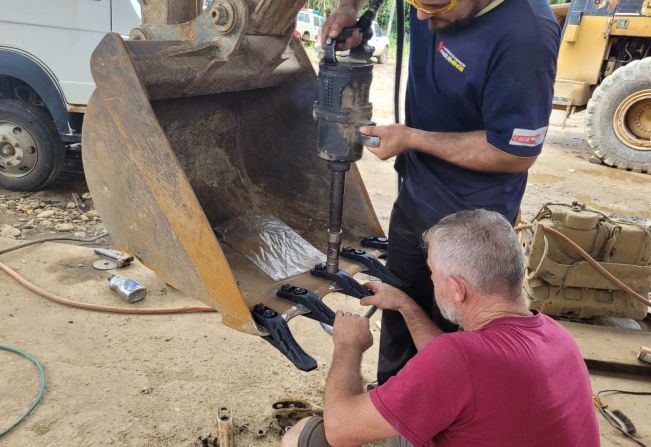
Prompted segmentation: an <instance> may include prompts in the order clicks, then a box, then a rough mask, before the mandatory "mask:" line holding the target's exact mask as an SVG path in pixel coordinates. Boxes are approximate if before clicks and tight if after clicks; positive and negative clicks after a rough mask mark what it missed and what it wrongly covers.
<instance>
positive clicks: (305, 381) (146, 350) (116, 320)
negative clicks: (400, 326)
mask: <svg viewBox="0 0 651 447" xmlns="http://www.w3.org/2000/svg"><path fill="white" fill-rule="evenodd" d="M392 70H393V67H392V66H391V65H386V66H376V81H375V83H374V91H373V98H372V100H373V102H374V103H375V105H376V107H377V113H376V119H377V120H378V122H388V121H390V119H391V103H392V102H391V101H392V100H391V95H392V78H391V73H392ZM556 118H557V117H554V119H556ZM589 156H590V151H589V149H588V148H587V145H586V143H585V141H584V139H583V126H582V116H576V117H573V118H572V120H571V121H570V122H569V123H568V126H567V127H566V128H564V129H563V128H560V127H556V126H552V128H551V130H550V132H549V136H548V139H547V143H546V145H545V149H544V151H543V154H542V155H541V157H540V159H539V160H538V162H537V163H536V164H535V165H534V167H533V169H532V170H531V175H530V182H529V185H528V188H527V193H526V195H525V198H524V202H523V215H524V217H525V218H527V217H531V216H533V214H535V212H536V211H537V210H538V209H539V208H540V206H541V205H542V204H544V203H545V202H549V201H562V202H571V201H573V200H579V201H581V202H585V203H587V204H589V205H591V206H594V207H597V208H599V209H601V210H604V211H607V212H614V213H617V214H622V215H627V216H639V217H643V218H651V211H650V210H651V197H650V196H649V190H650V187H651V176H646V175H641V174H634V173H627V172H621V171H617V170H614V169H610V168H607V167H605V166H596V165H593V164H590V163H589V162H588V159H589ZM360 168H361V171H362V174H363V176H364V179H365V181H366V184H367V187H368V190H369V193H370V196H371V199H372V201H373V203H374V205H375V207H376V210H377V213H378V216H379V218H380V220H381V222H382V224H383V225H384V226H385V228H386V227H387V226H388V218H389V213H390V210H391V204H392V201H393V199H394V198H395V192H396V188H395V185H396V180H395V174H394V172H393V168H392V162H391V161H385V162H382V161H379V160H377V159H376V158H375V157H373V156H372V155H370V156H369V155H366V156H365V157H364V159H363V160H362V161H361V162H360ZM85 191H86V187H85V184H84V181H83V178H82V177H78V176H67V177H66V178H64V179H62V180H61V181H59V182H57V184H55V185H53V186H52V187H51V188H49V189H48V190H47V191H45V192H41V193H38V194H37V195H36V197H43V196H48V197H49V196H52V197H59V196H60V197H61V200H62V201H67V199H66V198H67V197H69V196H70V193H71V192H76V193H78V194H82V193H83V192H85ZM2 193H4V194H7V195H6V199H5V200H8V198H12V197H13V198H17V197H21V196H23V194H18V193H8V192H6V191H0V194H2ZM16 219H17V217H16V216H3V215H0V224H3V223H8V224H12V223H14V222H15V221H16ZM15 243H16V241H12V240H9V239H1V238H0V248H3V247H7V246H10V245H12V244H15ZM95 259H96V257H95V256H94V255H93V254H92V251H91V249H90V248H87V247H78V246H72V245H56V244H47V245H43V246H38V247H30V248H28V249H25V250H22V251H19V252H14V253H10V254H7V255H3V256H2V257H1V259H0V260H1V261H2V262H4V263H6V264H8V265H10V266H12V267H13V268H15V269H17V270H18V269H20V270H19V273H21V274H23V275H24V276H25V277H27V278H29V279H30V280H31V281H33V282H34V283H36V284H37V285H40V286H42V287H44V288H47V289H48V290H50V291H52V292H55V293H58V294H60V295H62V296H64V297H69V298H74V299H78V300H83V301H87V302H93V303H100V304H111V305H121V301H120V300H119V299H118V298H117V297H116V296H115V295H113V294H112V293H111V292H110V291H109V290H108V288H107V287H106V273H102V272H98V271H96V270H94V269H93V268H92V267H91V264H92V261H94V260H95ZM128 273H129V275H131V276H133V277H137V278H138V279H141V280H142V282H143V283H144V284H145V285H146V286H147V287H148V289H149V291H150V293H149V296H148V297H147V298H146V301H145V302H143V303H142V306H154V305H156V306H168V305H169V306H172V305H188V304H196V303H197V302H196V301H195V300H193V299H191V298H188V297H184V296H181V295H180V294H178V293H176V292H175V291H173V290H172V289H170V288H168V287H166V286H165V284H163V283H162V282H161V281H160V280H158V279H157V278H156V277H155V276H154V275H153V274H152V273H151V272H150V271H148V270H147V269H145V268H144V267H142V266H140V265H134V266H132V267H130V268H129V272H128ZM326 301H327V302H328V303H329V304H331V305H332V306H333V307H335V308H342V309H348V310H351V311H355V312H361V309H360V308H359V306H358V305H357V304H356V301H355V300H353V299H348V298H345V297H343V296H341V295H332V296H328V297H327V298H326ZM376 320H377V316H376V317H374V319H373V322H374V321H376ZM290 326H291V328H292V330H293V332H294V335H295V336H296V338H297V339H298V340H299V341H300V343H301V344H302V346H303V347H304V348H305V349H306V351H308V352H309V353H310V354H311V355H313V356H314V357H315V358H316V359H317V361H318V363H319V366H320V367H319V369H318V370H317V371H314V372H311V373H302V372H300V371H298V370H296V369H295V368H293V367H292V366H290V364H289V363H288V362H287V361H286V360H285V359H284V358H283V357H282V356H281V355H280V354H279V353H278V352H277V351H275V349H273V348H271V347H270V346H269V345H268V344H267V343H266V342H265V341H264V340H262V339H260V338H257V337H253V336H247V335H244V334H241V333H238V332H236V331H233V330H230V329H227V328H226V327H225V326H223V325H222V324H221V323H220V317H219V315H217V314H190V315H171V316H124V315H112V314H102V313H94V312H87V311H83V310H77V309H71V308H67V307H63V306H60V305H57V304H53V303H50V302H48V301H46V300H44V299H42V298H40V297H38V296H36V295H34V294H33V293H31V292H28V291H26V290H25V289H23V288H22V287H20V286H18V285H17V284H16V283H14V282H13V281H11V280H9V279H8V277H7V276H6V275H5V274H4V273H0V344H5V345H10V346H13V347H17V348H20V349H23V350H25V351H27V352H29V353H31V354H32V355H34V356H36V357H37V358H38V359H40V360H41V361H42V362H43V364H44V366H45V369H46V374H47V380H48V386H47V392H46V395H45V399H44V400H43V403H42V404H41V406H40V407H38V409H37V410H36V411H35V413H34V414H33V415H31V416H30V417H29V418H28V420H27V421H26V422H25V423H24V424H23V425H21V426H20V427H19V428H18V429H17V430H15V431H14V432H13V433H11V434H10V435H9V436H7V437H6V438H4V439H2V440H0V446H12V447H20V446H33V445H46V446H87V445H93V446H94V445H115V446H154V445H157V446H192V445H195V442H196V440H197V438H198V437H199V436H201V435H207V434H209V433H212V434H213V435H214V434H216V420H217V410H218V408H220V407H222V406H226V407H228V408H230V409H231V410H232V411H233V413H234V418H235V425H236V436H235V438H236V443H237V445H239V446H253V447H258V446H260V447H261V446H273V445H277V442H278V437H277V435H276V433H275V432H273V430H267V431H266V434H265V435H264V436H262V437H258V436H256V433H257V432H258V431H259V430H263V431H264V430H266V428H267V427H268V426H269V424H270V422H271V419H270V416H271V411H272V408H271V404H272V403H273V402H275V401H277V400H280V399H283V398H286V397H288V396H301V397H303V398H306V399H309V400H311V401H312V402H314V403H315V404H317V405H318V404H321V399H322V392H323V387H324V383H325V377H326V372H327V365H328V363H329V359H330V355H331V347H332V343H331V340H330V337H329V336H328V335H327V334H326V333H325V332H323V331H322V330H321V328H320V327H319V325H318V324H316V323H314V322H313V321H312V320H309V319H302V318H297V319H294V320H292V321H291V322H290ZM371 327H372V330H373V333H374V336H375V337H376V339H377V336H378V334H379V331H378V329H377V327H376V326H375V324H372V325H371ZM376 362H377V344H376V345H375V346H374V347H373V348H371V350H370V351H369V352H368V353H367V354H366V356H365V358H364V364H363V375H364V377H365V378H366V379H367V380H371V379H372V378H373V376H374V368H375V364H376ZM592 380H593V384H594V387H595V389H604V388H607V387H613V386H616V387H621V388H624V389H627V388H628V389H631V388H636V387H637V388H639V387H640V386H641V385H640V383H639V382H636V381H634V380H633V379H631V378H622V377H610V376H604V375H593V376H592ZM37 387H38V382H37V375H36V372H35V370H34V368H33V367H32V366H31V365H30V364H29V363H28V362H26V361H24V360H22V359H20V358H18V357H16V356H14V355H12V354H8V353H5V352H2V351H0V402H1V403H0V428H4V427H6V426H7V425H8V424H9V423H10V422H11V421H12V420H14V419H15V418H16V417H18V415H19V414H20V412H21V411H22V410H23V409H24V408H26V407H27V405H28V403H29V402H30V401H31V399H33V397H34V396H35V394H36V391H37ZM647 388H648V384H647ZM611 401H612V402H613V404H614V407H615V408H621V409H623V410H625V412H627V414H628V415H629V417H631V419H633V420H634V421H636V422H638V421H639V422H638V425H637V426H638V431H639V432H640V433H641V434H644V435H645V439H646V441H647V442H650V441H651V429H650V427H649V424H646V425H645V422H646V420H647V419H648V415H649V414H651V404H650V402H649V399H648V398H637V399H626V398H623V397H613V398H612V399H611ZM643 421H644V422H643ZM514 429H519V428H518V427H514ZM602 431H603V436H602V442H603V445H622V446H626V445H631V444H630V442H629V441H626V440H623V439H622V438H621V437H620V436H619V435H618V434H617V433H614V431H613V430H612V429H610V428H609V427H604V428H603V429H602Z"/></svg>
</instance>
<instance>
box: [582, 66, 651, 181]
mask: <svg viewBox="0 0 651 447" xmlns="http://www.w3.org/2000/svg"><path fill="white" fill-rule="evenodd" d="M585 124H586V133H587V136H588V144H589V145H590V147H592V149H593V150H594V152H595V154H596V155H597V156H598V157H599V158H600V159H601V160H602V161H603V162H604V163H605V164H607V165H609V166H614V167H617V168H619V169H626V170H628V171H636V172H646V173H651V57H648V58H645V59H642V60H638V61H633V62H631V63H629V64H628V65H626V66H624V67H622V68H620V69H618V70H616V71H615V72H614V73H613V74H612V75H610V76H608V77H606V79H604V81H603V82H602V83H601V84H600V85H599V86H598V87H597V88H596V89H595V91H594V94H593V95H592V99H590V102H589V103H588V108H587V111H586V121H585Z"/></svg>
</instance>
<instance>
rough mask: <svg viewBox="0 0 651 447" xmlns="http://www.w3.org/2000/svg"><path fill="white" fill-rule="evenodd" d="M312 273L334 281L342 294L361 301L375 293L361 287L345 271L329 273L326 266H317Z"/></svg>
mask: <svg viewBox="0 0 651 447" xmlns="http://www.w3.org/2000/svg"><path fill="white" fill-rule="evenodd" d="M310 273H312V275H314V276H318V277H319V278H325V279H329V280H330V281H333V282H334V283H335V284H337V286H338V287H339V288H340V289H341V292H342V293H344V294H346V295H349V296H352V297H353V298H360V299H361V298H364V297H365V296H371V295H373V292H371V291H370V290H368V289H367V288H366V287H364V286H363V285H361V284H360V283H359V282H358V281H357V280H356V279H354V278H353V277H352V276H350V274H348V273H347V272H345V271H343V270H339V271H338V272H337V273H329V272H328V271H327V270H326V267H325V265H324V264H317V265H316V266H315V267H314V268H313V269H312V270H311V271H310Z"/></svg>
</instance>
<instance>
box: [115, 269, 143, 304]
mask: <svg viewBox="0 0 651 447" xmlns="http://www.w3.org/2000/svg"><path fill="white" fill-rule="evenodd" d="M108 280H109V288H110V289H111V290H113V291H115V292H117V294H118V295H120V297H121V298H122V299H123V300H124V301H126V302H127V303H129V304H133V303H137V302H138V301H142V300H144V299H145V297H146V296H147V288H146V287H145V286H143V285H142V284H140V283H139V282H138V281H135V280H133V279H129V278H125V277H124V276H118V275H109V278H108Z"/></svg>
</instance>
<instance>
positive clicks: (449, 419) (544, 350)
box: [281, 210, 599, 447]
mask: <svg viewBox="0 0 651 447" xmlns="http://www.w3.org/2000/svg"><path fill="white" fill-rule="evenodd" d="M424 239H425V242H426V244H427V245H428V265H429V267H430V270H431V271H432V281H433V283H434V288H435V299H436V303H437V305H438V306H439V308H440V309H441V312H442V314H443V316H444V317H445V318H447V319H448V320H450V321H452V322H454V323H457V324H459V325H460V326H462V327H463V329H464V330H463V331H461V332H455V333H443V332H442V331H441V330H440V329H439V328H438V327H436V326H435V325H434V324H433V323H432V321H431V320H430V319H429V317H428V316H427V315H426V314H425V313H424V312H423V310H422V309H421V308H420V306H418V305H417V304H416V303H415V302H414V301H412V300H411V298H409V297H408V296H407V295H405V294H404V293H403V292H401V291H400V290H398V289H395V288H393V287H391V286H389V285H386V284H381V283H378V282H371V283H368V284H366V286H367V287H369V288H370V289H371V290H372V291H373V292H374V293H375V295H373V296H371V297H367V298H364V299H363V300H362V304H364V305H376V306H378V307H380V308H382V309H392V310H396V311H399V312H400V313H401V314H402V315H403V317H404V319H405V321H406V322H407V326H408V327H409V332H410V334H411V336H412V338H413V341H414V344H415V345H416V347H417V348H418V353H417V354H416V356H414V357H413V358H412V359H411V360H410V361H409V362H408V363H407V364H406V366H405V367H404V368H403V369H402V370H401V371H400V372H399V373H398V374H397V375H396V376H394V377H392V378H391V379H389V381H387V382H386V383H385V384H383V385H381V386H379V387H378V388H376V389H374V390H372V391H371V392H370V393H364V392H362V391H361V375H360V372H359V371H360V364H361V359H362V353H363V352H364V351H366V350H367V349H368V348H369V347H370V346H371V345H372V344H373V338H372V336H371V333H370V331H369V325H368V320H367V319H366V318H363V317H360V316H356V315H351V314H349V313H346V314H343V313H341V312H339V313H338V314H337V318H336V320H335V325H334V345H335V346H334V353H333V359H332V366H331V368H330V373H329V375H328V379H327V381H326V389H325V407H324V419H321V418H316V417H315V418H309V419H305V420H303V421H301V422H300V423H299V424H297V425H296V427H294V428H293V429H292V430H290V432H288V434H287V435H286V436H285V438H284V439H283V441H282V443H281V446H283V447H290V446H296V445H298V446H299V447H308V446H310V447H321V446H328V445H332V446H357V445H360V444H363V443H366V442H370V441H374V440H378V439H389V440H390V445H394V446H404V447H408V446H412V445H413V446H416V447H420V446H456V447H460V446H489V447H491V446H495V447H498V446H499V447H508V446H527V447H539V446H540V447H542V446H554V447H565V446H567V447H569V446H582V447H591V446H598V445H599V429H598V424H597V418H596V412H595V409H594V407H593V404H592V390H591V387H590V381H589V378H588V371H587V369H586V367H585V364H584V363H583V359H582V358H581V355H580V353H579V350H578V348H577V346H576V344H575V343H574V340H573V339H572V337H571V336H570V334H569V333H568V332H567V331H565V329H563V328H562V327H561V326H560V325H559V324H558V323H556V322H555V321H554V320H552V319H551V318H548V317H547V316H545V315H543V314H540V313H537V312H530V311H529V310H528V309H527V307H526V305H525V302H524V299H523V297H522V290H521V287H522V279H523V275H524V267H523V265H524V262H523V259H522V253H521V251H520V246H519V243H518V240H517V237H516V235H515V233H514V231H513V228H512V227H511V225H510V224H509V222H508V221H507V220H506V219H505V218H504V217H502V216H501V215H500V214H498V213H496V212H492V211H485V210H475V211H461V212H458V213H456V214H452V215H450V216H448V217H446V218H444V219H442V220H441V221H440V222H439V223H438V224H436V225H435V226H434V227H432V228H431V229H430V230H429V231H428V232H427V233H426V234H425V235H424ZM326 438H327V439H326Z"/></svg>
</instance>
